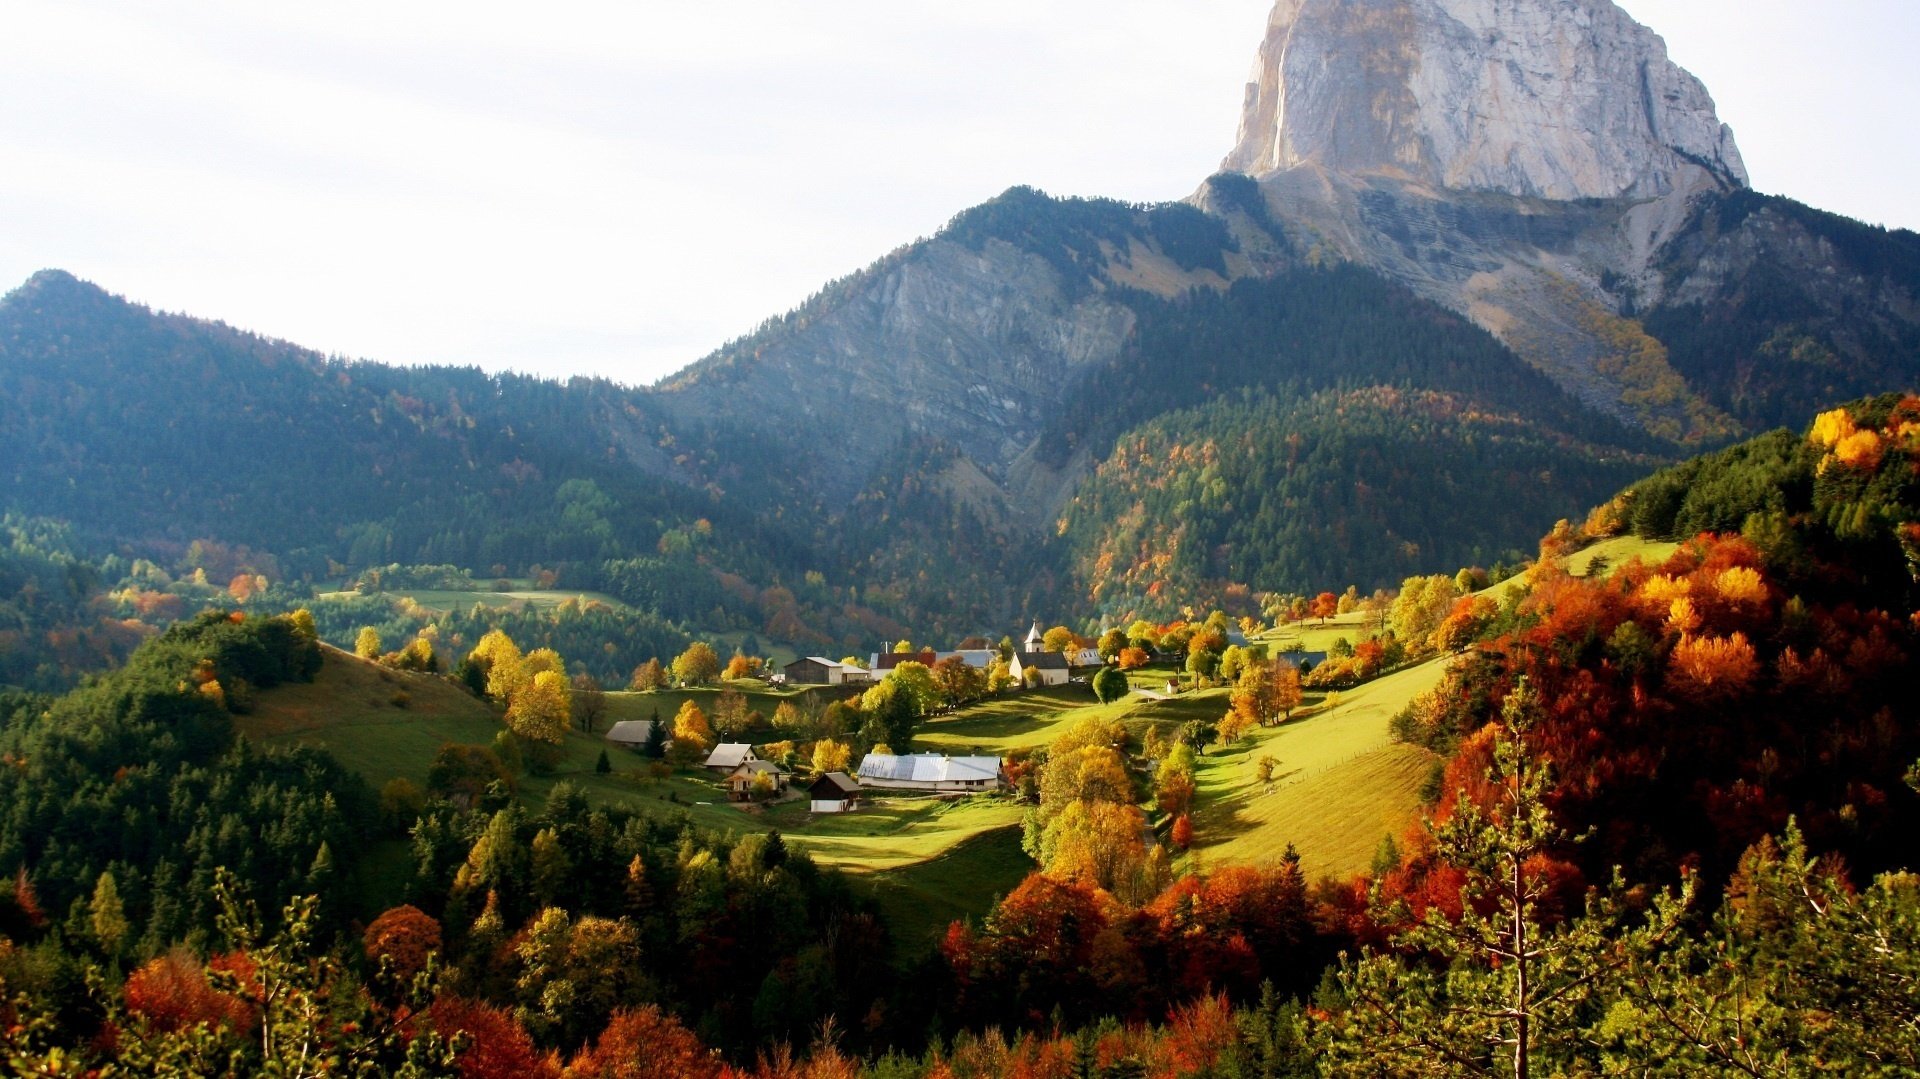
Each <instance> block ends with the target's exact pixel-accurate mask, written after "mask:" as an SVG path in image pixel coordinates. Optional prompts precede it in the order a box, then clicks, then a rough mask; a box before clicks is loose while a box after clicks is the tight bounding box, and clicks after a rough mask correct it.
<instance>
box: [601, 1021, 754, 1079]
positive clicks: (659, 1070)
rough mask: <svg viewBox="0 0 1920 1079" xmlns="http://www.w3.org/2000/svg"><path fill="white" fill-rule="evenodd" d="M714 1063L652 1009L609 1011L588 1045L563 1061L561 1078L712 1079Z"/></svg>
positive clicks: (693, 1039)
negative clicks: (603, 1025) (609, 1013)
mask: <svg viewBox="0 0 1920 1079" xmlns="http://www.w3.org/2000/svg"><path fill="white" fill-rule="evenodd" d="M720 1067H721V1064H720V1060H719V1059H718V1058H717V1057H716V1056H715V1055H714V1054H713V1053H712V1052H710V1051H708V1050H707V1048H706V1047H705V1046H703V1045H701V1044H700V1039H699V1038H697V1037H695V1036H694V1035H693V1033H692V1032H691V1031H689V1030H688V1029H687V1028H685V1027H683V1026H681V1025H680V1022H679V1021H678V1020H676V1019H675V1018H674V1017H673V1016H671V1015H668V1014H667V1013H665V1012H663V1011H661V1010H660V1008H659V1007H658V1006H657V1005H653V1004H645V1005H642V1006H640V1007H638V1008H623V1009H621V1010H619V1011H617V1012H614V1013H613V1016H612V1017H611V1018H610V1019H609V1020H608V1021H607V1025H606V1029H605V1030H602V1031H601V1032H600V1036H599V1038H597V1039H596V1040H595V1041H594V1043H593V1046H592V1047H591V1048H589V1049H582V1050H581V1051H580V1052H579V1053H578V1054H576V1055H575V1056H574V1058H573V1059H572V1060H571V1061H569V1062H568V1064H567V1071H566V1079H716V1077H717V1076H719V1074H720Z"/></svg>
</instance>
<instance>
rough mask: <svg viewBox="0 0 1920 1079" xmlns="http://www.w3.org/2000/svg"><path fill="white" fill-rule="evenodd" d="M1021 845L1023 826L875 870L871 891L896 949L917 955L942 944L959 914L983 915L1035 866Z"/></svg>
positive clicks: (869, 882) (867, 879) (867, 881)
mask: <svg viewBox="0 0 1920 1079" xmlns="http://www.w3.org/2000/svg"><path fill="white" fill-rule="evenodd" d="M1034 868H1035V867H1034V864H1033V859H1031V858H1028V857H1027V854H1026V852H1025V851H1023V850H1021V849H1020V829H1019V828H1017V827H1009V828H996V829H993V830H991V831H985V832H980V833H978V834H976V835H973V836H971V837H969V838H968V839H965V840H963V841H961V842H959V843H956V844H954V845H953V847H951V848H950V849H948V850H946V851H945V852H943V853H941V854H940V855H938V856H936V857H933V858H929V859H927V860H926V861H924V862H919V863H917V864H914V865H909V866H903V867H901V868H898V869H889V870H885V871H883V872H879V873H874V874H872V875H871V876H867V877H864V878H862V879H861V881H860V883H861V884H862V885H864V886H865V887H867V888H868V889H870V890H871V893H872V895H873V898H874V899H875V900H876V901H877V902H879V904H880V909H881V911H882V912H883V913H884V914H885V915H886V919H887V925H888V926H889V927H891V928H892V930H893V938H894V951H895V953H896V954H898V955H900V956H902V957H907V958H911V957H914V956H919V955H923V954H925V953H926V952H927V951H928V950H930V949H931V948H933V947H934V946H935V945H936V944H938V943H939V941H940V937H941V935H942V934H944V933H945V932H946V929H947V926H948V925H949V924H951V923H952V922H953V921H954V920H956V919H959V918H968V917H978V916H979V915H980V914H981V913H982V912H984V911H987V910H990V909H992V907H993V904H994V903H995V902H997V901H998V900H999V899H1000V897H1001V896H1004V895H1006V894H1007V893H1008V892H1011V891H1013V889H1014V888H1016V887H1018V886H1019V884H1020V882H1021V881H1022V880H1025V879H1026V876H1027V874H1028V873H1031V872H1032V871H1033V870H1034Z"/></svg>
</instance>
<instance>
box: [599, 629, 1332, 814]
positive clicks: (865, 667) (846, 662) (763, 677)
mask: <svg viewBox="0 0 1920 1079" xmlns="http://www.w3.org/2000/svg"><path fill="white" fill-rule="evenodd" d="M1100 634H1101V636H1100V638H1096V639H1089V638H1087V637H1083V636H1081V635H1079V634H1075V633H1073V632H1071V631H1070V630H1068V629H1066V628H1065V627H1056V628H1055V629H1053V630H1047V631H1043V630H1042V629H1041V625H1040V623H1039V622H1038V621H1035V622H1033V624H1032V627H1031V628H1030V629H1029V630H1028V632H1027V634H1026V635H1025V636H1024V637H1023V638H1022V639H1021V640H1020V641H1018V642H1017V643H1016V642H1014V641H1013V640H1012V639H1011V638H1008V639H1003V640H1002V641H1001V643H1000V645H999V646H998V647H995V646H993V645H992V644H990V643H989V642H988V641H986V640H985V639H984V638H980V637H970V638H967V639H966V640H964V641H962V642H961V647H958V648H954V649H949V650H936V649H932V648H919V649H915V648H912V647H911V646H909V645H908V643H907V642H904V641H903V642H901V643H900V645H898V646H896V648H895V649H894V650H892V651H884V652H883V651H876V652H871V653H869V654H868V656H867V658H866V660H865V661H864V662H859V661H857V660H856V657H846V658H844V659H841V660H834V659H830V658H828V657H825V656H817V655H814V656H802V657H800V658H797V659H794V660H792V661H790V662H788V663H785V664H783V665H781V666H779V667H778V668H777V669H773V668H763V669H761V670H758V671H756V672H755V677H756V678H757V680H759V681H760V682H762V683H763V684H764V685H765V686H766V687H767V688H768V690H769V691H772V692H789V693H791V692H794V691H800V692H805V691H808V690H829V691H830V690H833V689H838V688H846V689H848V690H850V691H852V692H851V693H849V694H848V696H847V697H846V698H845V699H846V700H848V701H849V702H850V703H858V700H859V697H858V694H859V692H860V691H861V690H863V689H868V688H871V687H875V686H878V685H880V684H881V683H883V682H885V681H886V680H887V679H888V678H889V676H891V675H893V674H895V672H897V671H900V670H901V668H902V667H903V666H904V665H908V664H917V665H919V667H921V668H924V669H926V670H928V671H933V670H946V671H953V670H964V671H967V672H971V678H972V679H973V683H972V684H974V685H976V686H978V687H983V688H984V689H986V690H987V691H988V692H990V693H993V694H1000V693H1009V692H1010V693H1015V694H1018V693H1023V692H1029V691H1046V690H1055V689H1058V688H1060V687H1066V686H1069V685H1070V684H1074V683H1089V682H1090V681H1093V678H1092V676H1093V675H1094V673H1095V672H1102V673H1103V674H1105V675H1107V676H1108V677H1111V678H1112V679H1113V680H1114V682H1115V684H1116V685H1118V686H1119V687H1120V688H1118V689H1115V690H1112V692H1113V693H1114V695H1115V696H1116V697H1117V696H1120V695H1129V694H1139V695H1140V696H1142V697H1144V698H1147V699H1153V700H1164V699H1167V698H1168V697H1170V696H1172V695H1175V694H1177V693H1179V692H1180V690H1181V688H1182V687H1181V683H1180V681H1179V677H1178V675H1177V674H1176V675H1175V677H1173V678H1169V679H1166V680H1165V682H1164V691H1163V690H1161V689H1158V688H1147V687H1143V686H1136V685H1133V684H1131V683H1129V682H1128V680H1127V679H1125V678H1123V677H1121V676H1120V674H1119V671H1118V670H1117V669H1116V668H1115V663H1116V661H1117V658H1118V657H1117V655H1115V654H1113V653H1116V652H1117V651H1118V649H1117V647H1115V648H1107V649H1105V651H1106V652H1107V653H1108V654H1105V655H1103V646H1102V641H1105V640H1109V639H1119V638H1124V634H1118V633H1116V632H1115V631H1112V630H1111V629H1110V628H1109V627H1108V626H1106V625H1104V624H1103V625H1102V626H1101V628H1100ZM1221 634H1222V639H1223V643H1224V644H1226V645H1230V646H1232V647H1233V648H1235V650H1236V651H1237V650H1239V649H1240V648H1242V647H1244V646H1246V645H1247V643H1248V642H1247V638H1246V635H1245V634H1244V632H1243V631H1242V630H1241V629H1240V628H1239V627H1234V626H1226V627H1222V629H1221ZM1253 647H1254V649H1255V650H1256V651H1258V652H1261V653H1263V654H1264V652H1265V646H1263V645H1255V646H1253ZM1303 658H1306V657H1303ZM1310 658H1311V659H1318V658H1321V657H1320V656H1319V655H1314V656H1312V657H1310ZM1143 673H1144V672H1143ZM1161 684H1162V683H1154V685H1155V686H1158V685H1161ZM1096 696H1097V697H1098V699H1100V700H1102V701H1104V700H1106V699H1107V698H1106V696H1104V695H1102V694H1099V693H1097V692H1096ZM950 708H951V706H949V709H950ZM656 724H657V725H658V726H659V727H660V728H661V729H660V730H658V731H656V729H655V728H656ZM669 727H670V724H668V723H667V722H665V721H663V720H660V719H624V720H620V721H618V722H615V723H613V724H612V725H611V727H610V728H609V729H608V730H607V732H606V734H605V736H604V738H605V741H606V742H607V744H608V745H609V746H612V747H617V748H620V749H623V750H627V751H630V752H634V753H643V754H650V755H654V756H662V757H664V756H665V755H666V754H665V751H666V750H667V749H668V748H670V747H671V745H672V737H671V732H670V730H669V729H668V728H669ZM783 744H784V743H781V742H774V743H772V745H773V746H775V747H777V746H780V745H783ZM903 745H904V743H903ZM766 748H769V747H768V746H767V745H765V744H763V745H762V749H763V750H764V749H766ZM956 748H957V747H956ZM782 756H783V757H784V758H785V759H783V760H775V759H767V758H766V757H765V756H763V755H762V754H761V753H758V752H756V750H755V746H754V743H752V742H750V741H746V740H742V739H739V738H737V737H736V738H731V739H721V740H717V741H715V742H713V744H712V745H711V748H710V749H708V750H706V751H705V753H704V756H703V757H699V758H696V759H689V758H687V757H686V756H685V755H684V754H682V756H681V760H682V762H683V763H684V764H686V765H688V766H689V767H690V768H692V767H693V766H695V764H696V760H697V773H698V774H704V775H705V776H707V777H708V778H709V780H711V781H712V782H713V783H715V784H716V786H717V788H718V792H721V793H724V796H725V800H726V801H727V802H728V803H733V804H737V805H741V806H743V807H752V806H757V805H761V804H765V803H769V802H789V803H797V802H799V801H801V800H805V802H806V804H807V807H808V812H809V814H810V815H829V814H843V813H850V812H855V811H857V810H859V809H860V808H861V807H862V805H863V804H865V803H870V802H871V800H872V799H874V798H876V797H889V798H895V797H933V798H937V799H944V800H952V799H964V798H968V797H971V796H976V795H981V794H992V793H996V792H1002V791H1007V790H1009V789H1010V788H1011V787H1012V786H1014V783H1013V782H1012V781H1011V780H1010V778H1009V772H1008V763H1009V762H1008V760H1007V759H1006V758H1003V757H1002V756H1000V755H996V754H988V753H983V752H951V751H945V752H943V751H937V750H927V751H922V752H896V751H894V750H893V749H892V748H890V747H889V745H887V744H885V743H884V742H877V743H875V744H873V745H872V748H870V749H868V750H867V751H866V752H864V753H862V754H861V755H860V758H859V761H858V763H857V765H855V766H854V767H852V768H834V767H820V766H819V765H820V761H818V760H816V761H814V762H813V763H814V764H815V767H813V768H811V769H808V768H805V767H804V762H799V761H796V760H794V759H793V754H791V753H787V754H783V755H782ZM806 776H811V778H805V777H806ZM796 777H799V778H798V779H797V778H796Z"/></svg>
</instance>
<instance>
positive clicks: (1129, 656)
mask: <svg viewBox="0 0 1920 1079" xmlns="http://www.w3.org/2000/svg"><path fill="white" fill-rule="evenodd" d="M1151 662H1153V661H1152V659H1151V658H1150V657H1149V656H1148V655H1147V651H1146V649H1144V648H1134V647H1128V648H1122V649H1121V650H1120V669H1121V670H1123V671H1133V670H1139V669H1140V668H1141V667H1144V666H1146V665H1147V664H1148V663H1151Z"/></svg>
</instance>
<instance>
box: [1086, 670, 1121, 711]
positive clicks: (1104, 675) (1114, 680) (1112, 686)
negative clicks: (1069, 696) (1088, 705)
mask: <svg viewBox="0 0 1920 1079" xmlns="http://www.w3.org/2000/svg"><path fill="white" fill-rule="evenodd" d="M1093 695H1094V696H1095V697H1097V698H1099V701H1100V703H1101V704H1112V703H1113V702H1114V701H1117V700H1119V699H1120V698H1122V697H1125V696H1126V695H1127V676H1126V675H1124V674H1121V673H1120V671H1119V670H1117V669H1116V668H1113V667H1102V668H1100V670H1099V671H1097V672H1096V673H1095V674H1094V676H1093Z"/></svg>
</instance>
